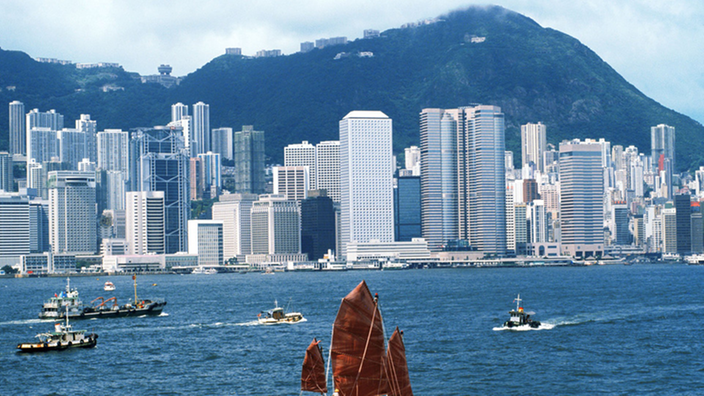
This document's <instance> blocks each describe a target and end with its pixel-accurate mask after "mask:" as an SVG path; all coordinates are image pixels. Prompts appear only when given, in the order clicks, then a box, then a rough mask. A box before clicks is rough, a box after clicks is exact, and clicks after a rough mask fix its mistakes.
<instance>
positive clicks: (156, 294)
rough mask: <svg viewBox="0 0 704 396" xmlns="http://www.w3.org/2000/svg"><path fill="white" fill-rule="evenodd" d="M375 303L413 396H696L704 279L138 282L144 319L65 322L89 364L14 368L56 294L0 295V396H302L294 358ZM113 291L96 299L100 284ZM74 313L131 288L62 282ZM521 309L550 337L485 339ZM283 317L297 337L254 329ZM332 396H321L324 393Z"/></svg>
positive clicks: (669, 272) (390, 274)
mask: <svg viewBox="0 0 704 396" xmlns="http://www.w3.org/2000/svg"><path fill="white" fill-rule="evenodd" d="M363 279H364V280H366V282H367V284H368V285H369V288H370V290H371V292H372V293H379V301H380V306H381V312H382V316H383V318H384V322H385V328H386V332H387V337H388V336H389V335H390V334H391V332H392V331H393V329H394V328H395V327H396V326H398V327H399V328H400V329H401V330H403V331H404V341H405V345H406V353H407V359H408V366H409V372H410V377H411V384H412V387H413V391H414V393H415V394H416V395H546V394H547V395H558V394H559V395H582V394H623V395H632V394H640V395H643V394H655V395H665V394H692V395H694V394H704V390H703V389H704V343H703V342H702V341H703V340H704V330H703V326H704V320H703V319H702V318H703V317H704V266H687V265H682V264H667V265H666V264H659V265H631V266H623V265H611V266H589V267H533V268H482V269H435V270H406V271H388V270H387V271H348V272H301V273H294V272H292V273H276V274H274V275H264V274H259V273H250V274H217V275H155V276H147V275H145V276H139V277H138V278H137V282H138V290H137V293H138V297H139V298H140V299H143V298H145V299H164V300H166V301H168V304H167V305H166V308H165V309H164V312H163V313H162V314H161V315H160V316H155V317H126V318H112V319H91V320H80V321H79V320H76V321H72V324H73V325H74V327H75V328H77V329H86V330H88V331H89V332H95V333H98V334H99V339H98V346H97V347H96V348H94V349H72V350H66V351H62V352H47V353H38V354H20V353H16V346H17V344H18V343H20V342H26V341H31V340H33V339H34V336H35V335H36V334H37V333H40V332H45V331H48V330H50V329H51V328H52V323H53V322H51V321H40V320H39V319H37V314H38V313H39V311H40V308H41V305H42V303H43V302H44V301H45V300H48V299H49V297H51V296H53V295H54V293H58V292H61V291H62V290H64V288H65V283H66V280H65V278H21V279H7V278H3V279H0V301H2V304H1V305H0V306H1V308H0V367H1V368H2V370H1V375H0V395H72V396H73V395H109V394H114V395H298V394H299V393H300V391H299V387H300V375H301V364H302V362H303V357H304V351H305V349H306V347H307V346H308V344H309V343H310V342H311V340H312V339H313V337H317V338H318V339H322V342H321V345H322V346H323V347H324V355H325V357H326V359H327V351H328V349H329V342H330V333H331V328H332V327H331V326H332V322H333V320H334V318H335V315H336V313H337V309H338V307H339V304H340V300H341V299H342V297H344V296H345V295H346V294H347V293H348V292H349V291H351V290H352V289H353V288H354V287H355V286H356V285H357V284H358V283H359V282H360V281H361V280H363ZM108 280H109V281H111V282H113V283H114V284H115V286H116V290H115V291H113V292H106V291H104V290H103V284H104V283H105V281H108ZM71 286H72V287H76V288H77V289H78V291H79V292H80V297H81V299H82V300H83V302H84V303H90V301H91V300H93V299H94V298H96V297H104V298H106V299H107V298H108V297H112V296H116V297H117V301H118V303H120V304H124V303H126V302H128V301H129V300H130V299H133V298H134V289H133V285H132V279H131V277H129V276H100V277H95V276H94V277H75V278H71ZM518 293H520V295H521V299H522V300H523V302H522V305H523V307H524V308H525V309H526V310H527V311H535V315H534V318H535V319H536V320H539V321H541V322H543V323H544V324H549V325H551V326H546V327H547V328H546V329H542V330H533V331H496V330H494V328H496V327H498V326H500V325H501V324H502V323H503V322H504V321H505V320H507V319H508V311H509V310H510V309H512V308H515V303H514V302H513V300H514V298H515V297H516V295H517V294H518ZM275 300H277V301H278V304H279V306H284V307H287V308H288V310H291V311H299V312H302V313H303V315H304V316H305V318H306V321H304V322H301V323H297V324H282V325H274V326H264V325H259V324H258V322H257V314H258V313H259V312H260V311H266V310H268V309H270V308H273V307H274V301H275ZM329 386H330V385H329Z"/></svg>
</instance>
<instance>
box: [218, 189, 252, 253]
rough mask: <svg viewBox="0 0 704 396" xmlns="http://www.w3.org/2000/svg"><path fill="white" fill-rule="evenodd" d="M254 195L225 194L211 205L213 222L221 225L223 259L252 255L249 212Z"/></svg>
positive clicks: (250, 215)
mask: <svg viewBox="0 0 704 396" xmlns="http://www.w3.org/2000/svg"><path fill="white" fill-rule="evenodd" d="M258 198H259V197H258V196H257V195H256V194H225V195H221V196H220V200H219V202H215V203H214V204H213V220H220V221H222V223H223V228H222V231H223V239H224V245H223V251H224V259H225V260H229V259H231V258H233V257H237V256H240V257H241V258H244V257H243V256H245V255H247V254H251V253H252V238H251V234H252V229H251V218H252V214H251V210H252V203H254V201H256V200H257V199H258Z"/></svg>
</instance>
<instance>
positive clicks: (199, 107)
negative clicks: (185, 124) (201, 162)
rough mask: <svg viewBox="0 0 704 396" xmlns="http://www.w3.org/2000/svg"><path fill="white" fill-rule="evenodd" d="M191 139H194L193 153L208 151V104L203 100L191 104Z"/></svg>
mask: <svg viewBox="0 0 704 396" xmlns="http://www.w3.org/2000/svg"><path fill="white" fill-rule="evenodd" d="M193 139H194V140H195V141H196V151H195V154H203V153H207V152H208V151H210V105H207V104H205V103H203V102H198V103H196V104H194V105H193ZM192 155H193V154H192Z"/></svg>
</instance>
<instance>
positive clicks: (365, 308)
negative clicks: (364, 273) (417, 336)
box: [330, 281, 388, 396]
mask: <svg viewBox="0 0 704 396" xmlns="http://www.w3.org/2000/svg"><path fill="white" fill-rule="evenodd" d="M330 349H331V353H330V357H331V358H330V359H331V365H332V373H333V381H334V386H335V389H336V390H337V392H338V394H339V395H340V396H352V395H353V396H374V395H380V394H385V393H386V392H387V388H388V385H387V383H386V376H385V375H384V370H385V364H384V361H385V349H386V348H385V345H384V327H383V323H382V318H381V313H380V312H379V308H378V306H377V301H376V299H375V298H373V297H372V295H371V292H370V291H369V288H368V287H367V284H366V283H365V282H364V281H362V282H361V283H360V284H359V285H358V286H357V287H356V288H355V289H354V290H352V291H351V292H350V293H349V294H348V295H347V296H346V297H345V298H343V299H342V303H341V304H340V309H339V311H338V312H337V317H336V318H335V322H334V324H333V338H332V343H331V346H330Z"/></svg>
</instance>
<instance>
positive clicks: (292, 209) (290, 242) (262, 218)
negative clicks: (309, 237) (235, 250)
mask: <svg viewBox="0 0 704 396" xmlns="http://www.w3.org/2000/svg"><path fill="white" fill-rule="evenodd" d="M300 223H301V217H300V214H299V212H298V205H297V204H296V201H293V200H290V199H286V197H285V196H283V195H277V194H263V195H260V196H259V200H258V201H255V202H254V203H253V204H252V254H280V253H300V252H301V227H300Z"/></svg>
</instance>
